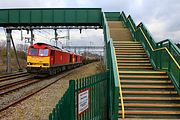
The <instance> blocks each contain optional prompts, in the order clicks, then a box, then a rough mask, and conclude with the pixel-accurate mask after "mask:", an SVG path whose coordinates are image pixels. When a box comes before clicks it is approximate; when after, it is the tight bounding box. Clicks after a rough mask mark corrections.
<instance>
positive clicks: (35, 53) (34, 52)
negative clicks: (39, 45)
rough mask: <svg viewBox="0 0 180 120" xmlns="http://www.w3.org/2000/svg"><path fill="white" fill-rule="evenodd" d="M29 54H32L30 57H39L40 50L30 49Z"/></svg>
mask: <svg viewBox="0 0 180 120" xmlns="http://www.w3.org/2000/svg"><path fill="white" fill-rule="evenodd" d="M29 54H30V55H38V49H36V48H30V50H29Z"/></svg>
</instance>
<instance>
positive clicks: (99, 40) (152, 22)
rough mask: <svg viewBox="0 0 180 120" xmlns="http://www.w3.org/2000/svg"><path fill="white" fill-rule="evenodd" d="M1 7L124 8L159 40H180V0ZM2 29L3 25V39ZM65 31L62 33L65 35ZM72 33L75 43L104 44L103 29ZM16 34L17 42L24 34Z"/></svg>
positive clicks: (61, 0)
mask: <svg viewBox="0 0 180 120" xmlns="http://www.w3.org/2000/svg"><path fill="white" fill-rule="evenodd" d="M0 8H1V9H3V8H102V9H103V11H106V12H112V11H115V12H121V11H124V12H125V13H126V15H129V14H130V15H131V16H132V18H133V19H134V21H135V23H136V24H139V23H140V22H143V23H144V25H145V26H146V27H147V28H148V29H149V31H150V32H151V34H152V36H153V37H154V39H155V40H156V41H161V40H165V39H167V38H168V39H171V40H173V41H174V42H175V43H180V0H0ZM2 32H3V30H2V29H1V30H0V35H1V36H0V38H1V39H2ZM65 32H66V31H64V32H61V33H59V34H61V35H65V34H66V33H65ZM17 33H18V32H17ZM17 33H14V34H15V35H17ZM37 33H38V34H43V32H42V33H40V32H37ZM70 33H71V39H72V42H71V44H85V45H89V44H90V42H91V41H93V44H95V45H102V44H103V35H102V34H103V32H102V30H96V31H95V30H84V31H83V32H82V33H83V34H79V31H78V30H72V31H71V32H70ZM50 34H53V31H50ZM16 37H17V40H16V42H17V41H18V39H19V38H20V37H19V36H16ZM40 39H43V38H40ZM73 40H74V41H75V42H74V41H73ZM62 41H63V40H62ZM84 41H86V42H84Z"/></svg>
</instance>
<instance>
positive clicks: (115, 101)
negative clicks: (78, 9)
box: [103, 14, 124, 120]
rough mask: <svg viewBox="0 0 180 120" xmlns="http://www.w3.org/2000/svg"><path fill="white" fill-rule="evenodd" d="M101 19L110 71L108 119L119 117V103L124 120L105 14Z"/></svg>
mask: <svg viewBox="0 0 180 120" xmlns="http://www.w3.org/2000/svg"><path fill="white" fill-rule="evenodd" d="M103 18H104V21H103V30H104V40H105V45H106V53H107V54H106V56H107V57H106V58H107V65H108V69H109V71H110V81H109V92H110V93H109V95H110V96H109V104H110V105H109V118H110V119H112V120H117V119H118V117H119V114H118V110H119V102H120V103H121V110H122V118H124V104H123V96H122V90H121V83H120V77H119V72H118V66H117V61H116V54H115V50H114V47H113V43H112V39H111V38H110V33H109V29H108V24H107V21H106V16H105V14H103ZM119 98H120V101H119Z"/></svg>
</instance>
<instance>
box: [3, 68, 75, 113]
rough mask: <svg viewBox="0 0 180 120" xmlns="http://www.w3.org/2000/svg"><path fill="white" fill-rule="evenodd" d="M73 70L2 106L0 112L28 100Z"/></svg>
mask: <svg viewBox="0 0 180 120" xmlns="http://www.w3.org/2000/svg"><path fill="white" fill-rule="evenodd" d="M72 71H73V70H70V71H68V72H65V73H63V74H62V75H60V76H59V77H57V79H56V80H54V81H53V82H51V83H49V84H47V85H45V86H43V87H42V88H39V89H36V90H33V91H32V92H31V93H28V94H26V95H25V96H23V97H21V98H19V99H17V100H15V101H13V102H11V103H10V104H8V105H6V106H4V107H2V108H1V109H0V112H2V111H4V110H6V109H8V108H9V107H11V106H14V105H16V104H18V103H20V102H21V101H23V100H26V99H27V98H29V97H31V96H33V95H34V94H36V93H38V92H40V91H41V90H43V89H45V88H47V87H49V86H50V85H52V84H54V83H56V82H57V81H59V80H60V79H61V78H63V77H65V76H67V75H69V74H70V73H71V72H72Z"/></svg>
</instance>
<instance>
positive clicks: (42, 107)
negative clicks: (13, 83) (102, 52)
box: [0, 62, 104, 120]
mask: <svg viewBox="0 0 180 120" xmlns="http://www.w3.org/2000/svg"><path fill="white" fill-rule="evenodd" d="M103 69H104V67H103V66H102V64H101V63H100V62H95V63H91V64H88V65H85V66H82V67H79V68H76V69H75V70H73V71H72V73H71V74H69V75H68V76H66V77H64V78H62V79H61V80H59V81H58V82H56V83H55V84H53V85H51V86H49V87H47V88H46V89H44V90H42V91H40V92H39V93H37V94H35V95H33V96H32V97H30V98H28V99H26V100H24V101H22V102H21V103H19V104H17V105H15V106H13V107H10V108H9V109H7V110H5V111H3V112H1V113H0V120H47V119H48V115H49V113H50V112H51V111H52V109H53V108H54V106H55V105H56V103H57V102H58V101H59V99H60V98H61V97H62V95H63V94H64V92H65V91H66V89H67V87H68V84H69V80H71V79H75V80H76V79H78V78H81V77H85V76H89V75H93V74H96V73H98V72H101V71H103ZM44 84H45V83H44ZM40 86H41V84H38V85H37V86H35V87H40ZM32 89H34V88H33V87H32ZM28 90H29V89H28ZM26 92H27V91H26V90H24V91H22V92H21V93H20V94H21V95H22V94H24V93H26ZM11 95H12V98H13V93H12V94H11ZM10 98H11V97H10ZM1 100H2V99H1V98H0V101H1ZM7 101H9V99H7Z"/></svg>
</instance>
